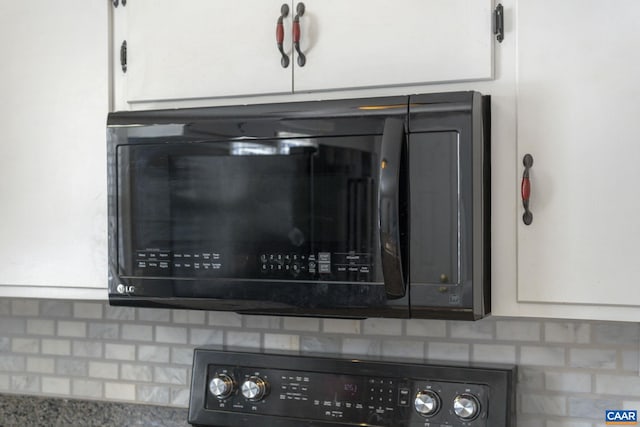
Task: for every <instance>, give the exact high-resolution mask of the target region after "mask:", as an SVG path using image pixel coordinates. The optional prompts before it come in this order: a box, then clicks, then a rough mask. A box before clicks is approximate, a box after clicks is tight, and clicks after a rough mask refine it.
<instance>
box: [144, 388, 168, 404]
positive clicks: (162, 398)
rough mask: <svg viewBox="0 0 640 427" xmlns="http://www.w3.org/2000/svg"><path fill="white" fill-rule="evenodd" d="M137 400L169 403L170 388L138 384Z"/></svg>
mask: <svg viewBox="0 0 640 427" xmlns="http://www.w3.org/2000/svg"><path fill="white" fill-rule="evenodd" d="M136 401H138V402H142V403H152V404H160V405H164V404H168V403H169V388H168V387H164V386H151V385H138V386H136Z"/></svg>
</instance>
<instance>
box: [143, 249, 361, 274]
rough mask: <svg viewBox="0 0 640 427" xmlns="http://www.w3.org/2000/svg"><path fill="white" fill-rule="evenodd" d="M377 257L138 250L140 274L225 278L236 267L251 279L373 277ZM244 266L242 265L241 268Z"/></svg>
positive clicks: (327, 253) (347, 253)
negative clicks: (374, 259) (228, 254)
mask: <svg viewBox="0 0 640 427" xmlns="http://www.w3.org/2000/svg"><path fill="white" fill-rule="evenodd" d="M372 258H373V257H372V256H371V254H368V253H359V252H334V253H332V252H318V253H315V254H307V253H299V252H266V251H265V252H261V253H260V254H257V255H240V256H237V255H234V256H225V255H224V254H223V253H221V252H216V251H195V252H194V251H189V252H186V251H182V252H176V251H170V250H162V249H146V250H138V251H136V257H135V260H134V270H135V275H136V276H154V277H158V276H160V277H224V276H226V275H235V274H234V270H240V271H241V272H242V273H243V274H248V275H249V276H250V277H247V278H251V279H254V278H264V279H277V280H340V281H350V282H368V281H371V280H373V277H372V276H373V275H372V272H373V269H374V263H373V259H372ZM239 267H241V268H239Z"/></svg>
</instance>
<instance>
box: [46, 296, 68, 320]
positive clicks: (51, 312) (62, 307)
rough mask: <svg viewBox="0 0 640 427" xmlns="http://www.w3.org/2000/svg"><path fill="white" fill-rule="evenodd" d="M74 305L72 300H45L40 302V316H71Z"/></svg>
mask: <svg viewBox="0 0 640 427" xmlns="http://www.w3.org/2000/svg"><path fill="white" fill-rule="evenodd" d="M72 315H73V305H72V304H71V302H70V301H58V300H43V301H41V302H40V316H42V317H61V318H70V317H71V316H72Z"/></svg>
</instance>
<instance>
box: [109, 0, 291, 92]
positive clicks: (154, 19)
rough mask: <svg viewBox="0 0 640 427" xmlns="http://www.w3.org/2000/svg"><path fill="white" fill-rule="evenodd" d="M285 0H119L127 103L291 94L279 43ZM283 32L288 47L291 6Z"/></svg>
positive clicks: (287, 47) (117, 14) (286, 47)
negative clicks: (279, 22) (121, 2)
mask: <svg viewBox="0 0 640 427" xmlns="http://www.w3.org/2000/svg"><path fill="white" fill-rule="evenodd" d="M283 3H286V2H284V1H282V0H261V1H250V0H234V1H222V0H188V1H173V0H135V1H131V2H128V3H127V5H126V6H125V7H122V6H121V7H120V8H119V10H116V11H115V13H116V19H117V20H121V19H126V25H125V28H124V31H123V32H124V34H123V35H122V38H123V39H125V40H126V41H127V71H126V74H125V75H124V78H125V79H126V89H125V92H126V94H125V97H126V100H127V102H130V103H131V102H142V101H154V100H182V99H197V98H215V97H226V96H233V95H258V94H272V93H290V92H291V79H292V71H291V70H292V65H291V64H290V65H289V66H288V67H287V68H284V67H282V65H281V63H280V60H281V55H280V52H279V51H278V49H277V47H276V22H277V20H278V17H279V16H280V11H281V6H282V5H283ZM288 6H290V3H289V4H288ZM120 13H124V14H125V15H126V17H125V16H121V15H120ZM118 28H121V27H120V26H118ZM284 35H285V43H284V47H283V49H284V50H285V51H286V53H287V54H290V53H291V12H289V15H288V16H287V17H286V18H285V19H284ZM115 43H117V44H118V45H119V44H120V43H121V41H120V40H116V41H115Z"/></svg>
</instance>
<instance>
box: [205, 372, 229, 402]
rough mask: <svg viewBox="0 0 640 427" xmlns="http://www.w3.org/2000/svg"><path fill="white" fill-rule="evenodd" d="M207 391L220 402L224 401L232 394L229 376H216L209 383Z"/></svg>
mask: <svg viewBox="0 0 640 427" xmlns="http://www.w3.org/2000/svg"><path fill="white" fill-rule="evenodd" d="M209 391H210V392H211V394H213V395H214V396H215V397H217V398H218V399H220V400H222V399H226V398H227V397H229V395H230V394H231V392H233V380H232V379H231V377H230V376H229V375H225V374H219V375H216V376H215V377H213V378H212V379H211V381H209Z"/></svg>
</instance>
